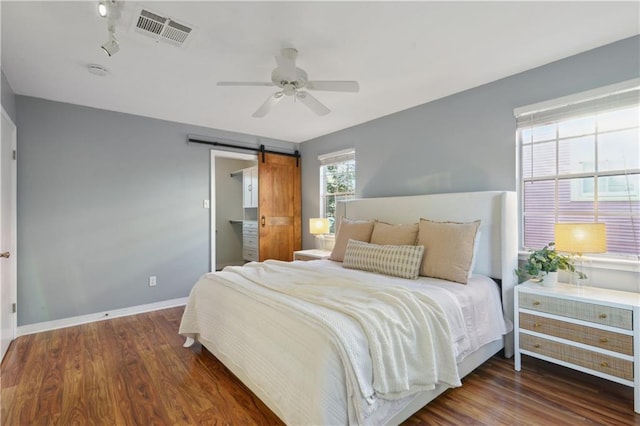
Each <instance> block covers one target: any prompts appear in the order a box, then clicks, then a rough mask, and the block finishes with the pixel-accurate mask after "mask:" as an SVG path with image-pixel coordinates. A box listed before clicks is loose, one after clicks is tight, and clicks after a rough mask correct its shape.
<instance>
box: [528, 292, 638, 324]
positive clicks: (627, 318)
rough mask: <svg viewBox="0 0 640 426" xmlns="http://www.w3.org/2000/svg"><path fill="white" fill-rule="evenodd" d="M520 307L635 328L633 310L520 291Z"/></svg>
mask: <svg viewBox="0 0 640 426" xmlns="http://www.w3.org/2000/svg"><path fill="white" fill-rule="evenodd" d="M519 304H520V308H523V309H530V310H533V311H539V312H546V313H549V314H555V315H561V316H563V317H568V318H575V319H579V320H583V321H589V322H593V323H596V324H603V325H609V326H611V327H618V328H623V329H625V330H631V329H633V315H632V314H633V312H632V311H631V310H630V309H621V308H615V307H612V306H603V305H597V304H593V303H585V302H579V301H576V300H568V299H562V298H558V297H548V296H542V295H539V294H532V293H526V292H520V293H519Z"/></svg>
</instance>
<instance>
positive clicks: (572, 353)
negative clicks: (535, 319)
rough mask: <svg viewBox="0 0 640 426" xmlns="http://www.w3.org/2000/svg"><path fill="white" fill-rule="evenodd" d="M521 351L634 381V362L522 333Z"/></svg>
mask: <svg viewBox="0 0 640 426" xmlns="http://www.w3.org/2000/svg"><path fill="white" fill-rule="evenodd" d="M520 349H522V350H527V351H530V352H535V353H537V354H540V355H546V356H548V357H551V358H555V359H558V360H561V361H565V362H570V363H571V364H575V365H579V366H581V367H585V368H589V369H591V370H595V371H600V372H602V373H606V374H609V375H611V376H616V377H620V378H622V379H626V380H633V362H632V361H626V360H623V359H619V358H615V357H612V356H608V355H603V354H600V353H597V352H593V351H589V350H586V349H581V348H577V347H575V346H570V345H565V344H562V343H558V342H553V341H551V340H547V339H542V338H540V337H536V336H531V335H529V334H523V333H520Z"/></svg>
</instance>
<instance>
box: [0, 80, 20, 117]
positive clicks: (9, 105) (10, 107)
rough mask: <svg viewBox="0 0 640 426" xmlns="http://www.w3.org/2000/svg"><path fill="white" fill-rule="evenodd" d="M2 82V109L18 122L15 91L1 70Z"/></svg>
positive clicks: (0, 87) (0, 88)
mask: <svg viewBox="0 0 640 426" xmlns="http://www.w3.org/2000/svg"><path fill="white" fill-rule="evenodd" d="M0 74H1V78H2V82H1V86H0V91H1V92H2V97H1V100H0V102H2V107H3V108H4V110H5V111H6V112H7V114H9V117H11V120H12V121H13V122H14V123H15V122H16V95H15V94H14V93H13V89H12V88H11V86H10V85H9V80H7V77H6V76H5V75H4V71H2V70H0Z"/></svg>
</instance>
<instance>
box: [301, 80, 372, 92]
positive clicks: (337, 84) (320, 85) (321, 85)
mask: <svg viewBox="0 0 640 426" xmlns="http://www.w3.org/2000/svg"><path fill="white" fill-rule="evenodd" d="M305 87H306V88H307V89H309V90H327V91H330V92H354V93H355V92H358V91H360V85H359V84H358V82H357V81H307V84H306V85H305Z"/></svg>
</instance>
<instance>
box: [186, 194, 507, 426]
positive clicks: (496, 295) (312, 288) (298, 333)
mask: <svg viewBox="0 0 640 426" xmlns="http://www.w3.org/2000/svg"><path fill="white" fill-rule="evenodd" d="M336 216H337V217H345V218H350V219H353V220H358V219H363V220H369V219H376V220H378V221H383V222H386V223H390V224H402V223H404V224H408V223H412V222H416V221H417V220H418V219H419V218H427V219H429V220H431V221H442V222H446V221H452V222H461V223H467V222H474V221H478V220H479V221H480V225H479V232H478V236H479V238H478V240H477V243H476V246H475V247H474V262H473V265H474V266H473V271H472V272H473V273H472V275H470V277H469V278H468V281H467V283H466V285H462V284H458V283H452V282H449V281H446V280H443V279H439V278H433V277H419V278H418V279H415V280H413V279H405V278H399V277H396V276H389V275H385V274H380V273H374V272H369V271H364V270H360V269H359V268H351V267H350V268H345V267H343V264H342V263H340V262H336V261H332V260H318V261H312V262H300V261H298V262H291V263H288V262H278V261H267V262H263V263H250V264H247V265H245V266H244V267H229V268H225V270H224V271H221V272H216V273H209V274H205V275H204V276H203V277H202V278H201V279H200V280H199V281H198V283H196V285H195V286H194V288H193V290H192V292H191V294H190V296H189V300H188V303H187V307H186V309H185V313H184V316H183V319H182V323H181V326H180V330H179V333H180V334H181V335H183V336H185V337H186V338H187V341H186V342H185V346H189V345H190V344H192V343H193V341H198V342H200V343H201V344H202V345H203V346H204V347H206V348H207V349H208V350H209V351H210V352H211V353H212V354H213V355H214V356H216V357H217V358H218V359H219V360H220V361H221V362H222V363H223V364H225V366H227V368H229V370H231V371H232V372H233V373H234V374H235V375H236V376H237V377H238V378H239V379H240V380H241V381H242V382H243V383H244V384H245V385H247V387H249V388H250V389H251V390H252V391H253V392H254V393H255V394H256V395H257V396H258V397H259V398H260V399H261V400H262V401H263V402H265V404H266V405H267V406H268V407H269V408H270V409H271V410H272V411H273V412H274V413H275V414H276V415H278V417H280V418H281V419H282V420H283V421H284V422H285V423H287V424H398V423H400V422H402V421H403V420H405V419H406V418H408V417H409V416H410V415H411V414H412V413H414V412H416V411H417V410H419V409H420V408H421V407H423V406H424V405H425V404H427V403H428V402H429V401H431V400H433V399H434V398H436V397H437V396H438V395H439V394H441V393H442V392H444V391H445V390H446V389H447V388H449V387H451V386H458V385H460V378H462V377H464V376H466V375H467V374H469V373H470V372H471V371H473V369H475V368H476V367H478V366H479V365H481V364H482V363H484V362H485V361H486V360H487V359H489V358H490V357H491V356H493V355H494V354H496V353H497V352H499V351H500V350H502V349H504V353H505V355H506V356H508V357H509V356H511V355H512V354H513V336H512V333H511V332H510V330H511V329H510V326H511V321H512V319H513V304H512V301H513V287H514V285H515V276H514V273H513V271H514V269H515V268H516V266H517V219H516V217H517V215H516V197H515V193H513V192H503V191H484V192H469V193H455V194H434V195H423V196H407V197H387V198H371V199H360V200H350V201H347V202H342V203H339V205H338V210H337V215H336ZM349 244H352V241H350V242H349ZM350 247H351V246H350ZM348 250H351V248H349V249H348ZM352 253H354V251H349V254H348V255H347V256H350V255H351V254H352ZM349 259H350V258H349ZM346 264H347V259H345V265H346ZM494 280H497V281H499V282H500V284H501V285H500V286H497V285H496V281H494ZM301 289H303V290H301ZM347 296H349V297H347ZM405 297H406V298H409V299H407V301H406V303H404V304H403V305H402V308H398V310H397V312H393V309H390V308H388V306H390V305H391V303H387V302H388V301H389V299H391V298H392V299H393V300H394V301H395V300H404V299H403V298H405ZM347 300H348V302H347ZM414 304H415V306H417V307H414V308H407V306H413V305H414ZM345 306H347V307H345ZM480 307H482V309H480ZM427 311H428V312H429V313H428V314H424V312H427ZM407 315H409V316H412V318H414V317H416V318H418V317H419V318H418V319H417V320H415V321H416V325H415V326H411V327H408V326H407V324H409V323H411V324H413V323H414V319H412V320H411V321H408V320H406V317H407ZM422 316H424V317H425V318H424V319H423V318H422ZM380 318H383V320H382V321H378V320H380ZM384 318H386V322H387V323H389V324H396V325H397V327H399V328H391V327H390V326H389V325H388V324H386V323H385V320H384ZM420 321H425V322H424V323H422V322H420ZM380 324H382V325H380ZM434 324H435V325H434ZM389 330H391V331H389ZM385 333H389V334H385ZM389 336H391V337H389ZM387 340H391V343H390V344H389V345H388V346H385V345H383V344H382V343H381V342H386V341H387ZM445 341H446V342H448V343H449V344H448V345H447V344H444V343H443V342H445ZM451 342H453V343H452V344H451ZM430 345H431V346H430ZM436 347H437V348H440V349H438V350H433V348H436ZM425 360H427V362H426V363H427V364H428V365H429V366H430V367H431V368H422V367H421V365H417V364H416V362H417V361H420V362H424V361H425Z"/></svg>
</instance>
